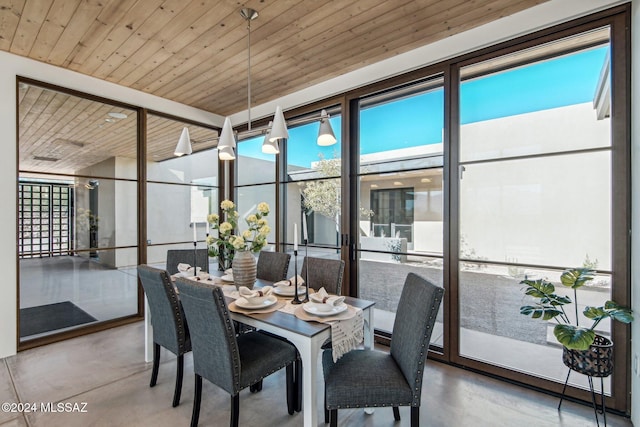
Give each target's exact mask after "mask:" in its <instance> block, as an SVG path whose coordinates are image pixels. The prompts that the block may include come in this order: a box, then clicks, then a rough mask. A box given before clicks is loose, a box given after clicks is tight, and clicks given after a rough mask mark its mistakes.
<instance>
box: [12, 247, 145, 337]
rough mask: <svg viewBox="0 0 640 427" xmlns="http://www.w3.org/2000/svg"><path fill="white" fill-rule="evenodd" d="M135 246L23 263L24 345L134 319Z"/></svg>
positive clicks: (135, 304) (22, 331)
mask: <svg viewBox="0 0 640 427" xmlns="http://www.w3.org/2000/svg"><path fill="white" fill-rule="evenodd" d="M137 259H138V254H137V250H136V249H135V248H129V249H117V250H99V251H96V253H95V256H93V255H92V254H91V253H89V252H84V253H80V254H78V255H64V256H56V257H45V258H30V259H21V260H20V279H21V280H20V341H25V340H29V339H33V338H38V337H42V336H46V335H51V334H54V333H58V332H63V331H68V330H72V329H76V328H79V327H83V326H87V325H92V324H95V323H98V322H104V321H107V320H111V319H117V318H120V317H124V316H130V315H134V314H136V313H137V311H138V304H137V300H138V279H137V275H136V265H137Z"/></svg>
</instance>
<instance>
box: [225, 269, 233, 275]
mask: <svg viewBox="0 0 640 427" xmlns="http://www.w3.org/2000/svg"><path fill="white" fill-rule="evenodd" d="M224 274H228V275H233V269H231V268H227V269H226V270H225V271H224Z"/></svg>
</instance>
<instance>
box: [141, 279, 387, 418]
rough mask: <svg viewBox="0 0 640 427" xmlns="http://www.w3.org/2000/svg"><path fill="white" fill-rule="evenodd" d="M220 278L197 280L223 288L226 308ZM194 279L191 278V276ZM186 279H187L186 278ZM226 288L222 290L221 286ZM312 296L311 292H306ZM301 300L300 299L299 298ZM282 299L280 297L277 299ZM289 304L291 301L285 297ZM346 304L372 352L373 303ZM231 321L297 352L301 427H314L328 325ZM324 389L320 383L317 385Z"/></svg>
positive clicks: (257, 318) (264, 316) (246, 318)
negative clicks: (360, 321) (357, 313)
mask: <svg viewBox="0 0 640 427" xmlns="http://www.w3.org/2000/svg"><path fill="white" fill-rule="evenodd" d="M223 275H224V273H223V272H221V271H220V272H218V271H214V272H212V273H211V277H212V279H213V280H199V281H200V283H210V284H211V286H223V290H224V289H226V290H227V291H225V295H226V296H227V304H228V305H229V304H230V303H231V302H233V301H234V300H235V299H234V298H232V297H231V296H229V295H230V292H228V290H229V289H234V287H231V286H229V285H230V283H225V282H222V281H221V280H220V277H222V276H223ZM191 277H193V278H194V280H195V277H194V276H191ZM187 278H189V277H187ZM225 284H226V286H225ZM268 285H273V282H269V281H266V280H261V279H257V280H256V283H255V285H254V289H259V288H261V287H264V286H268ZM310 292H313V289H310ZM302 297H304V296H302ZM279 298H282V297H279ZM285 298H287V299H289V300H291V299H293V296H291V297H285ZM344 302H345V303H346V304H348V305H350V306H351V307H354V308H356V309H360V310H362V314H363V317H364V342H363V345H364V347H365V348H367V349H371V348H373V313H374V310H373V306H374V304H375V302H373V301H368V300H364V299H360V298H354V297H345V301H344ZM229 313H230V314H231V318H232V319H233V320H235V321H237V322H240V323H243V324H245V325H249V326H252V327H254V328H256V329H260V330H264V331H266V332H270V333H272V334H275V335H278V336H280V337H282V338H286V339H287V340H289V341H290V342H291V343H292V344H293V345H294V346H295V347H296V348H297V349H298V352H299V354H300V359H301V362H302V367H303V369H302V387H303V388H302V395H303V399H302V415H303V425H304V426H305V427H312V426H313V427H317V426H318V396H324V392H322V393H319V392H318V391H319V390H318V387H317V383H318V375H319V372H318V371H319V369H318V365H319V364H318V356H319V354H320V351H321V349H322V344H323V343H324V342H325V341H326V340H327V339H330V338H331V325H330V324H329V323H325V322H322V319H321V318H319V319H318V321H308V320H302V319H300V318H299V317H297V316H295V315H293V314H290V313H288V312H283V311H280V310H276V311H273V312H270V313H247V312H236V311H232V310H229ZM149 314H150V313H149V309H148V305H147V302H146V299H145V328H144V330H145V361H147V362H150V361H152V360H153V331H152V329H151V328H152V327H151V320H150V316H149ZM320 383H321V384H323V385H324V382H320Z"/></svg>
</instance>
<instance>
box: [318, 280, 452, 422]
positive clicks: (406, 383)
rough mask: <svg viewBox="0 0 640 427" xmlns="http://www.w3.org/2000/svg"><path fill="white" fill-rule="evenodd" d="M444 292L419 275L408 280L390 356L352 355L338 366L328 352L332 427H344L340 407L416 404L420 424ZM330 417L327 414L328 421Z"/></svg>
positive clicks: (324, 356) (324, 360) (395, 409)
mask: <svg viewBox="0 0 640 427" xmlns="http://www.w3.org/2000/svg"><path fill="white" fill-rule="evenodd" d="M443 294H444V289H442V288H440V287H438V286H436V285H434V284H432V283H431V282H429V281H428V280H427V279H424V278H422V277H420V276H418V275H417V274H414V273H409V275H408V276H407V278H406V280H405V283H404V288H403V289H402V294H401V296H400V302H399V303H398V310H397V312H396V320H395V322H394V325H393V335H392V336H391V348H390V351H389V353H387V352H383V351H377V350H355V351H351V352H349V353H347V354H345V355H344V356H342V357H341V358H340V359H338V361H337V362H334V361H333V357H332V354H331V351H330V350H325V351H324V352H323V354H322V366H323V369H324V382H325V409H326V410H328V411H329V416H330V420H331V427H336V426H337V425H338V409H341V408H364V407H376V406H392V407H393V415H394V418H395V419H396V420H399V419H400V411H399V410H398V407H399V406H411V426H412V427H418V426H419V424H420V394H421V391H422V376H423V372H424V363H425V360H426V358H427V352H428V349H429V341H430V340H431V332H432V331H433V325H434V323H435V321H436V315H437V314H438V309H439V308H440V302H441V301H442V296H443ZM326 417H327V413H326V412H325V422H327V421H328V420H327V419H326Z"/></svg>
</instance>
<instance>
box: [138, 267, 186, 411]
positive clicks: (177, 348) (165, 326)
mask: <svg viewBox="0 0 640 427" xmlns="http://www.w3.org/2000/svg"><path fill="white" fill-rule="evenodd" d="M138 277H139V278H140V282H141V283H142V287H143V288H144V293H145V294H146V295H147V301H148V302H149V310H150V311H151V325H152V326H153V369H152V371H151V382H150V383H149V387H153V386H155V385H156V381H157V380H158V367H159V366H160V346H162V347H164V348H166V349H167V350H169V351H170V352H172V353H173V354H175V355H176V356H178V360H177V371H176V386H175V391H174V393H173V406H174V407H175V406H178V404H180V393H181V392H182V373H183V370H184V357H183V355H184V354H185V353H187V352H189V351H191V338H190V337H189V327H188V325H187V321H186V319H185V317H184V312H183V311H182V306H181V305H180V300H179V299H178V296H177V295H176V291H175V288H174V287H173V284H172V283H171V278H170V277H169V274H168V273H167V272H166V271H165V270H160V269H158V268H154V267H149V266H148V265H139V266H138Z"/></svg>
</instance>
